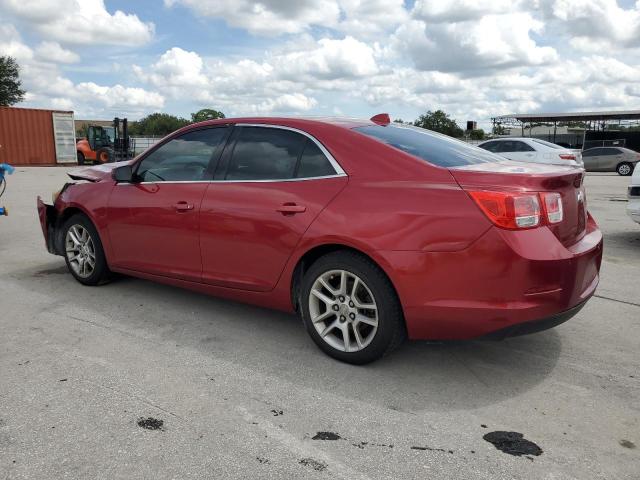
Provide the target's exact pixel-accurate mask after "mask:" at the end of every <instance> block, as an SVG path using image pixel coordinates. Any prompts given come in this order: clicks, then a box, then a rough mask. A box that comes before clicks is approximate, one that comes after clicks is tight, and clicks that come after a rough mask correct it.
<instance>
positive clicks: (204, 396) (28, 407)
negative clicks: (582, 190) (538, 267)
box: [0, 168, 640, 480]
mask: <svg viewBox="0 0 640 480" xmlns="http://www.w3.org/2000/svg"><path fill="white" fill-rule="evenodd" d="M67 170H68V168H18V169H17V170H16V173H15V174H14V175H13V176H11V177H9V178H8V182H9V185H8V189H7V193H6V195H5V196H4V197H3V198H2V203H4V204H6V205H7V207H8V208H9V210H10V216H9V217H0V479H3V480H4V479H22V478H24V479H27V478H28V479H54V478H56V479H57V478H71V479H76V478H78V479H88V478H91V479H143V478H144V479H147V478H154V479H170V478H175V479H187V478H212V479H213V478H216V479H226V478H256V479H260V478H285V479H291V478H345V479H347V478H348V479H366V478H371V479H377V478H389V479H399V478H408V479H413V478H438V479H440V478H461V479H472V478H478V479H480V478H482V479H486V478H491V479H503V478H504V479H520V478H531V479H574V478H575V479H581V480H582V479H638V478H640V370H639V368H638V366H639V364H640V290H639V287H638V285H640V225H637V224H634V223H633V222H632V221H631V220H630V219H629V218H628V217H627V216H626V215H625V213H624V210H625V206H626V203H625V201H626V187H627V185H628V183H629V178H628V177H627V178H625V177H619V176H617V175H609V174H589V175H588V177H587V180H586V185H587V202H588V205H589V209H590V211H591V212H592V214H593V216H594V217H595V218H596V220H597V221H598V222H599V224H600V227H601V228H602V230H603V232H604V235H605V253H604V261H603V266H602V272H601V273H602V275H601V283H600V286H599V288H598V290H597V292H596V297H594V298H592V300H591V301H590V302H589V303H588V304H587V305H586V307H585V308H584V309H583V310H582V311H581V312H580V313H579V314H578V315H577V316H576V317H575V318H573V319H572V320H570V321H569V322H567V323H565V324H563V325H561V326H559V327H557V328H555V329H552V330H548V331H545V332H542V333H538V334H534V335H529V336H525V337H519V338H512V339H508V340H505V341H502V342H481V341H473V342H456V343H447V344H430V343H426V342H415V343H408V344H405V345H404V346H403V347H401V348H400V349H399V350H398V351H397V352H396V353H394V354H393V355H392V356H390V357H387V358H385V359H383V360H381V361H379V362H377V363H373V364H371V365H367V366H364V367H356V366H351V365H346V364H342V363H339V362H337V361H335V360H332V359H331V358H329V357H327V356H325V355H324V354H322V353H321V352H320V351H319V350H318V349H317V348H316V347H315V346H314V345H313V343H312V341H311V339H310V338H309V337H308V336H307V334H306V332H305V331H304V329H303V327H302V325H301V323H300V322H299V321H298V320H297V318H296V317H294V316H292V315H287V314H283V313H279V312H273V311H268V310H263V309H259V308H255V307H251V306H246V305H242V304H238V303H232V302H229V301H226V300H220V299H216V298H212V297H207V296H204V295H200V294H196V293H192V292H189V291H184V290H180V289H177V288H172V287H168V286H163V285H157V284H154V283H151V282H148V281H143V280H137V279H133V278H119V279H117V280H116V281H114V282H112V283H110V284H108V285H105V286H102V287H83V286H81V285H80V284H78V283H77V282H76V281H75V280H74V279H73V278H72V277H71V275H70V274H68V273H67V271H66V267H65V264H64V260H63V259H62V258H61V257H54V256H51V255H49V254H48V253H47V252H46V250H45V247H44V241H43V238H42V233H41V231H40V226H39V223H38V219H37V215H36V210H35V198H36V195H38V194H40V195H43V196H44V197H45V198H50V195H51V192H52V191H54V190H57V189H58V188H60V187H61V186H62V184H63V183H64V181H65V178H66V176H65V173H66V171H67ZM159 241H160V240H159ZM239 268H241V266H239ZM149 417H151V418H152V420H151V421H147V422H141V424H142V425H143V426H146V427H149V428H143V427H141V426H139V425H138V422H139V421H140V420H141V419H144V420H149ZM154 420H161V421H162V425H161V426H160V425H159V424H160V422H156V421H154ZM158 427H159V428H158ZM153 428H157V429H153ZM496 431H497V432H503V431H504V432H517V433H519V434H522V435H523V438H524V439H526V440H529V441H530V442H533V443H532V444H525V445H524V447H528V448H529V450H527V448H525V451H526V452H528V454H526V455H520V456H516V455H511V454H509V453H505V452H503V451H501V450H499V449H497V448H496V447H495V446H494V445H493V444H492V443H489V442H488V441H486V440H485V439H483V437H484V436H485V435H487V434H489V433H491V432H496ZM500 435H501V434H494V435H493V436H489V438H490V439H492V438H493V437H496V436H497V437H500ZM314 437H315V438H314ZM535 446H537V448H538V449H539V450H536V449H535V448H534V447H535ZM540 450H541V451H542V452H541V453H540Z"/></svg>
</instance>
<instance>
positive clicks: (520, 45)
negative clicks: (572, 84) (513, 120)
mask: <svg viewBox="0 0 640 480" xmlns="http://www.w3.org/2000/svg"><path fill="white" fill-rule="evenodd" d="M543 27H544V25H543V24H542V23H541V22H540V21H538V20H536V19H534V18H533V17H532V16H531V15H530V14H529V13H511V14H505V15H485V16H483V17H482V18H480V19H478V20H476V21H464V22H454V23H443V24H427V23H425V22H424V21H420V20H413V21H411V22H408V23H406V24H405V25H402V26H401V27H400V28H399V29H398V31H397V32H396V34H395V35H394V39H393V43H394V44H395V49H396V50H397V53H398V55H400V56H408V57H409V58H410V59H412V60H413V63H414V64H415V66H416V67H417V68H418V69H420V70H439V71H444V72H467V73H472V72H474V71H476V72H478V71H479V72H483V71H484V72H487V71H495V70H496V69H504V68H511V67H522V66H530V65H542V64H546V63H551V62H554V61H556V60H557V58H558V56H557V52H556V50H555V49H554V48H552V47H548V46H538V45H537V44H536V42H535V41H534V40H533V39H532V38H531V36H530V32H536V33H542V31H543Z"/></svg>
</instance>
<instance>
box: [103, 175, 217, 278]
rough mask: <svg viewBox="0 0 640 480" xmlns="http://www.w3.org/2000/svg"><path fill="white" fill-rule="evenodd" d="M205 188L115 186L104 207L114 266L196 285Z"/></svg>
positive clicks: (203, 185)
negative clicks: (107, 217)
mask: <svg viewBox="0 0 640 480" xmlns="http://www.w3.org/2000/svg"><path fill="white" fill-rule="evenodd" d="M208 185H209V184H208V183H204V182H202V183H152V184H119V185H116V186H115V187H114V188H113V191H112V192H111V195H110V196H109V202H108V216H109V222H108V227H107V230H108V234H109V239H110V241H111V248H112V252H113V260H112V262H111V263H112V266H113V267H116V268H126V269H129V270H136V271H140V272H146V273H152V274H155V275H165V276H170V277H176V278H179V279H183V280H190V281H196V282H198V281H200V280H201V279H202V256H201V254H200V204H201V203H202V197H203V195H204V193H205V191H206V189H207V186H208ZM182 208H184V209H183V210H181V209H182Z"/></svg>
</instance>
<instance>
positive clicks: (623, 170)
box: [616, 162, 633, 177]
mask: <svg viewBox="0 0 640 480" xmlns="http://www.w3.org/2000/svg"><path fill="white" fill-rule="evenodd" d="M616 172H618V175H622V176H623V177H628V176H629V175H631V174H632V173H633V165H632V164H630V163H627V162H624V163H621V164H620V165H618V167H617V168H616Z"/></svg>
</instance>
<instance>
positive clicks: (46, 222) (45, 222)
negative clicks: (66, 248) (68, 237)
mask: <svg viewBox="0 0 640 480" xmlns="http://www.w3.org/2000/svg"><path fill="white" fill-rule="evenodd" d="M37 207H38V217H39V218H40V227H41V228H42V234H43V235H44V241H45V245H46V246H47V251H48V252H49V253H52V254H54V255H62V252H61V251H60V250H61V249H60V245H59V243H60V242H59V239H58V230H57V227H58V212H57V211H56V209H55V207H54V206H53V205H48V204H46V203H44V202H43V201H42V198H40V197H38V200H37Z"/></svg>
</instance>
